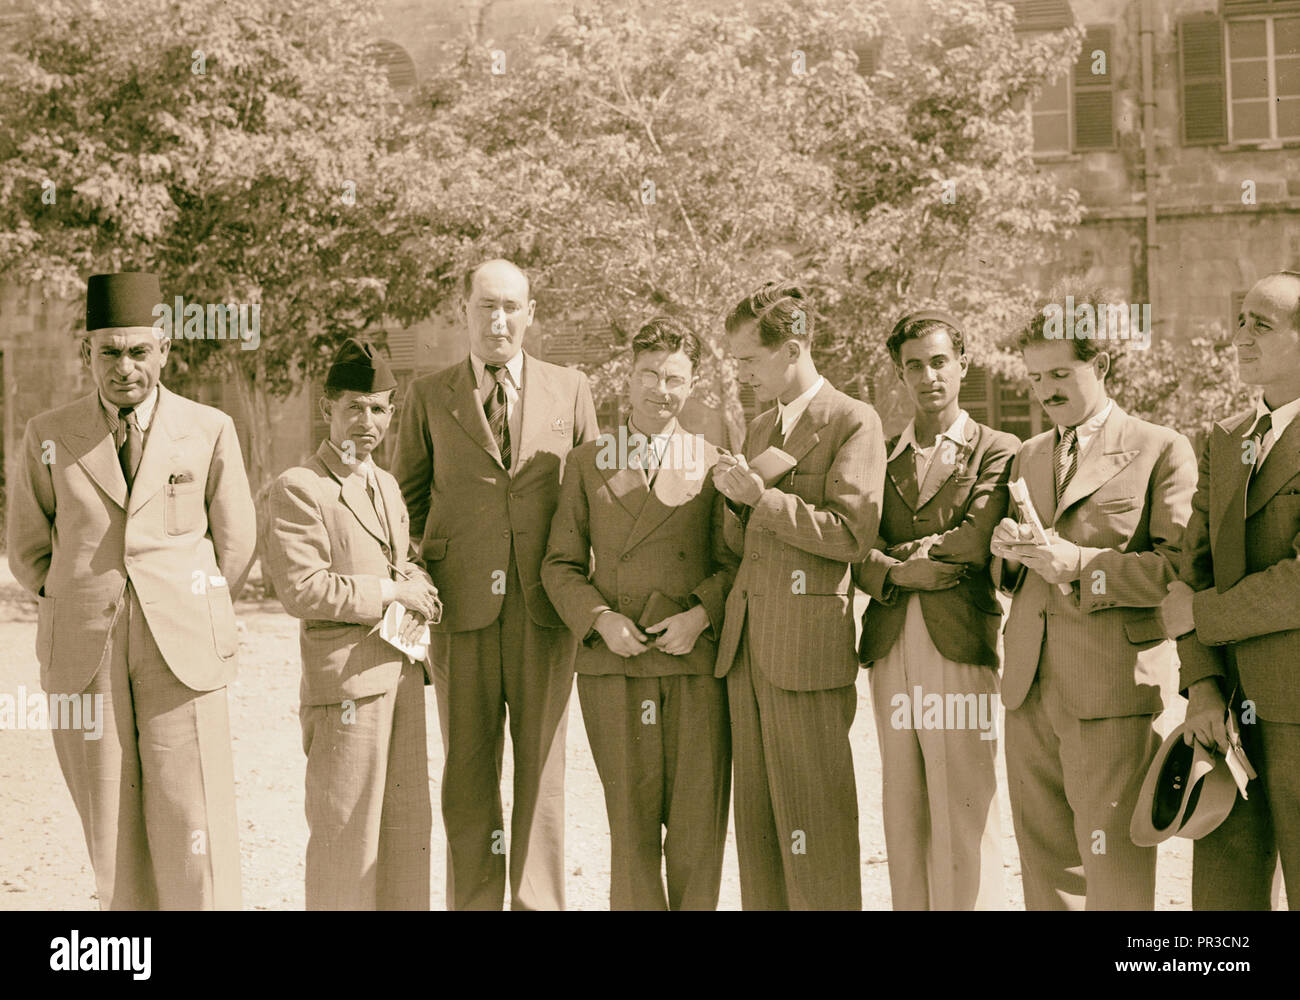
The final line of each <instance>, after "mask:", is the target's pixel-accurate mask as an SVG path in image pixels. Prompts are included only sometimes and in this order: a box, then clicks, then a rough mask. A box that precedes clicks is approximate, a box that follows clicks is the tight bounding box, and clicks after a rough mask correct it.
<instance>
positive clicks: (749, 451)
mask: <svg viewBox="0 0 1300 1000" xmlns="http://www.w3.org/2000/svg"><path fill="white" fill-rule="evenodd" d="M774 427H776V407H775V406H774V407H772V409H770V410H765V411H764V412H763V413H760V414H759V415H758V416H757V417H755V418H754V426H753V429H752V430H751V431H750V433H749V436H748V437H746V438H745V450H744V455H745V460H746V461H748V460H749V459H751V458H753V457H754V456H755V455H758V454H760V453H762V452H764V451H766V450H767V443H768V442H769V441H770V440H772V429H773V428H774Z"/></svg>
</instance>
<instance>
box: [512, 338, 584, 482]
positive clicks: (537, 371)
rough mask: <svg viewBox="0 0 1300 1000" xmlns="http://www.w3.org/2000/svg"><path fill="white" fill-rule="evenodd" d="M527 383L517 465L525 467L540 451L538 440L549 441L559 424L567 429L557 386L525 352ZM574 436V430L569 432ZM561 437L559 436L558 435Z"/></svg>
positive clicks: (525, 381) (516, 454)
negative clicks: (527, 459)
mask: <svg viewBox="0 0 1300 1000" xmlns="http://www.w3.org/2000/svg"><path fill="white" fill-rule="evenodd" d="M523 372H524V385H523V390H522V391H521V392H520V396H519V405H520V406H522V407H523V408H524V412H523V415H522V416H521V417H520V419H519V444H518V445H517V446H516V447H515V448H514V449H513V450H514V452H515V468H516V469H517V470H518V469H522V468H523V467H524V459H526V458H527V457H528V456H529V455H532V454H533V453H534V452H536V451H538V450H539V449H538V439H539V438H540V439H541V440H542V441H545V440H548V439H549V437H550V435H552V434H556V424H557V423H558V424H559V425H560V430H561V431H563V430H564V429H565V428H564V426H563V425H564V418H563V416H557V414H563V413H564V407H563V405H562V403H561V401H560V399H559V398H558V397H557V396H556V394H555V387H554V386H553V385H552V384H551V381H550V379H547V378H544V377H543V372H542V369H541V367H540V366H539V365H538V364H537V361H536V360H535V359H534V358H533V357H532V356H531V355H529V354H527V353H525V354H524V367H523ZM569 433H570V435H572V430H570V431H569ZM557 440H558V435H557Z"/></svg>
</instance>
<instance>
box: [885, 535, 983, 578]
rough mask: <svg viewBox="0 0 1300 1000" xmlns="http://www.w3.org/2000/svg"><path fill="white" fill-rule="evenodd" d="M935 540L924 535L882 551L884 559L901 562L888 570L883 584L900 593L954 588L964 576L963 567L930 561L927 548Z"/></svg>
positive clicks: (958, 564)
mask: <svg viewBox="0 0 1300 1000" xmlns="http://www.w3.org/2000/svg"><path fill="white" fill-rule="evenodd" d="M938 538H939V536H938V535H928V536H926V537H925V538H922V539H916V540H914V541H911V542H904V543H902V544H900V545H895V546H892V547H890V548H888V549H885V550H884V552H885V555H887V556H890V557H891V558H894V559H900V560H902V561H901V562H899V563H898V564H896V565H894V566H890V567H889V570H888V571H887V572H886V574H885V578H886V580H887V581H888V582H889V583H891V584H893V585H894V586H895V587H898V588H900V589H902V590H949V589H951V588H952V587H955V586H957V584H958V583H960V582H961V581H962V578H963V577H965V575H966V566H965V564H963V563H946V562H941V561H939V560H938V559H932V558H930V546H932V545H933V544H934V543H935V542H936V541H937V540H938Z"/></svg>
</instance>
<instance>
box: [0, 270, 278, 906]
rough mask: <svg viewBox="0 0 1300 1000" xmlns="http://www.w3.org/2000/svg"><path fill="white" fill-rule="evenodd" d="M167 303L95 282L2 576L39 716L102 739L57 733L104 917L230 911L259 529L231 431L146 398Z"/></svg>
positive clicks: (28, 479) (19, 507) (19, 498)
mask: <svg viewBox="0 0 1300 1000" xmlns="http://www.w3.org/2000/svg"><path fill="white" fill-rule="evenodd" d="M161 302H162V295H161V293H160V290H159V287H158V279H157V278H156V277H155V276H154V275H151V274H134V273H131V274H97V275H93V276H92V277H91V278H90V281H89V284H88V287H87V290H86V335H85V338H84V339H83V340H82V342H81V356H82V360H83V361H84V362H85V364H86V366H87V367H88V368H89V369H90V372H91V375H92V376H93V378H94V380H95V391H94V392H91V393H90V394H88V395H86V396H83V397H81V398H80V399H77V400H74V401H73V402H71V403H68V404H67V405H66V406H61V407H59V408H57V409H54V410H49V411H47V412H45V413H42V414H40V415H39V416H36V417H34V418H33V419H32V420H31V421H30V422H29V423H28V425H27V433H26V437H25V438H24V441H23V455H22V458H21V460H20V464H19V473H18V475H17V477H16V478H15V480H14V482H13V485H12V488H11V492H10V511H9V565H10V566H11V567H12V568H13V572H14V575H15V577H17V579H18V581H19V582H20V583H22V584H23V586H25V587H26V588H27V589H28V590H30V591H31V592H32V593H33V594H35V595H36V600H37V603H38V605H39V619H38V625H37V633H36V655H37V658H38V660H39V661H40V666H41V686H42V687H43V688H44V689H45V691H46V692H47V693H49V694H50V696H51V703H54V701H55V700H56V699H71V698H73V697H78V696H80V697H82V698H83V699H84V697H85V696H89V697H91V698H94V699H95V701H97V702H99V703H101V704H102V711H103V719H102V735H101V736H99V737H98V738H96V736H95V734H94V733H91V732H86V731H85V728H84V727H83V728H81V729H77V728H73V727H71V726H65V725H63V722H64V721H65V720H63V719H59V720H55V719H52V720H51V729H52V730H53V735H54V749H55V752H56V753H57V755H58V758H59V766H60V767H61V768H62V770H63V775H64V778H65V779H66V780H67V783H68V789H69V790H70V791H71V792H72V798H73V801H74V802H75V803H76V806H77V811H78V813H80V815H81V822H82V826H83V828H84V830H85V834H86V845H87V847H88V848H89V850H90V860H91V864H92V865H93V867H94V870H95V883H96V885H97V887H98V891H99V902H100V906H101V907H102V908H103V909H106V910H152V909H164V910H173V909H176V910H181V909H238V908H239V906H240V887H239V833H238V828H237V825H236V821H235V788H234V784H235V782H234V766H233V763H232V760H231V752H230V722H229V715H228V710H227V703H226V685H227V684H229V683H230V681H231V680H232V679H233V678H234V676H235V671H236V660H237V655H236V654H237V653H238V651H239V640H238V636H237V635H236V632H235V613H234V607H233V603H232V602H233V599H234V597H235V595H237V594H238V593H239V590H240V588H241V587H242V586H243V584H244V580H245V579H246V577H247V576H248V571H249V568H250V567H251V565H252V562H253V550H254V544H255V537H256V528H255V524H256V516H255V513H254V509H253V500H252V497H251V496H250V494H249V490H248V479H247V477H246V476H245V473H244V462H243V459H242V458H241V456H240V451H239V440H238V438H237V437H236V435H235V425H234V423H233V422H232V421H231V419H230V417H228V416H227V415H226V414H224V413H222V412H221V411H220V410H216V409H213V408H212V407H209V406H202V405H200V404H199V403H195V402H193V401H192V400H189V399H185V398H184V397H182V396H177V395H176V394H175V393H172V392H170V391H168V389H167V388H166V387H165V386H163V385H162V384H161V382H160V381H159V376H160V375H161V373H162V369H163V367H164V366H165V365H166V363H167V352H168V348H169V346H170V345H169V342H168V341H167V340H166V339H160V338H159V337H158V336H157V335H156V334H155V331H154V329H153V322H154V316H155V315H156V313H155V307H156V306H157V305H158V304H159V303H161ZM56 721H57V724H56ZM71 721H73V722H74V723H75V716H71Z"/></svg>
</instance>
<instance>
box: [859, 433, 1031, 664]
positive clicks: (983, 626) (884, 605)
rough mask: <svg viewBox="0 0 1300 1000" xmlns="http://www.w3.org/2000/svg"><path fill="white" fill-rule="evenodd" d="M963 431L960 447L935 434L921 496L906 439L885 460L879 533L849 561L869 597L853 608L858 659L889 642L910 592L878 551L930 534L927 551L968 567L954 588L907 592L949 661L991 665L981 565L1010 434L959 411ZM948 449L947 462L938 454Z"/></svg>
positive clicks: (993, 653) (871, 656)
mask: <svg viewBox="0 0 1300 1000" xmlns="http://www.w3.org/2000/svg"><path fill="white" fill-rule="evenodd" d="M964 438H965V444H964V446H963V447H962V448H960V449H957V448H953V449H946V448H944V446H943V444H942V443H940V445H939V448H938V451H937V452H936V453H935V456H934V460H933V461H934V462H935V463H937V464H938V466H939V471H938V475H937V476H936V477H935V478H932V479H931V480H930V482H929V483H928V484H927V487H928V488H927V492H926V494H925V495H921V494H920V487H919V486H918V484H917V481H916V454H915V453H914V452H913V451H912V449H911V448H907V449H905V450H903V451H902V452H901V453H900V454H899V455H898V456H897V457H895V459H894V460H893V461H892V462H890V463H889V468H888V481H887V482H886V483H885V501H884V511H883V513H882V515H881V522H880V538H879V539H878V541H877V543H876V547H875V548H873V549H872V550H871V551H870V552H868V553H867V558H866V559H865V560H864V561H863V562H861V563H858V564H856V565H855V566H854V567H853V582H854V583H856V584H857V585H858V586H859V587H861V588H862V589H863V590H864V591H866V592H867V593H868V594H869V595H870V596H871V603H870V604H868V605H867V610H866V612H865V613H864V614H863V616H862V642H861V644H860V646H859V649H858V658H859V660H861V661H862V662H863V663H865V664H867V665H870V664H871V663H872V662H874V661H875V660H879V659H883V658H884V657H885V655H886V654H887V653H888V652H889V650H890V649H891V648H892V647H893V645H894V643H895V641H897V639H898V636H899V634H900V633H901V632H902V631H903V623H904V621H906V619H907V606H908V604H909V603H910V600H911V595H912V593H913V592H912V591H907V590H899V589H898V588H897V587H895V586H894V585H893V584H891V583H888V582H887V581H886V579H885V575H886V574H887V573H888V572H889V569H890V567H891V566H897V565H899V563H900V560H898V559H895V558H893V557H892V556H888V555H886V554H885V552H884V550H885V549H888V548H892V547H893V546H895V545H899V544H901V543H903V542H909V541H912V540H913V539H918V538H924V537H925V536H927V535H934V534H937V535H939V536H940V537H939V540H938V541H937V542H935V543H934V545H933V546H932V547H931V549H930V556H931V558H933V559H936V560H939V561H940V562H948V563H961V564H962V565H964V566H966V567H967V568H968V570H969V571H970V572H968V573H967V575H966V576H965V577H964V578H963V579H962V580H961V582H960V583H958V584H957V586H955V587H951V588H949V589H947V590H922V591H918V592H917V593H918V594H919V596H920V603H921V613H922V615H923V616H924V617H925V624H926V628H927V630H928V631H929V633H930V638H931V639H932V640H933V642H934V645H935V648H936V649H938V650H939V652H940V653H942V654H943V655H944V656H946V657H947V658H948V659H950V660H955V661H956V662H958V663H979V664H983V665H985V666H989V667H993V668H994V669H997V666H998V627H999V626H1000V625H1001V623H1002V607H1001V605H999V604H998V601H997V596H996V594H995V593H994V588H993V581H992V580H991V579H990V578H989V575H988V573H986V572H984V570H985V568H986V567H987V566H988V563H989V558H990V555H989V541H990V539H991V538H992V537H993V529H994V528H995V527H996V526H997V523H998V522H999V521H1000V520H1002V517H1003V515H1005V514H1006V512H1007V499H1008V498H1007V479H1008V477H1009V475H1010V472H1011V460H1012V459H1013V458H1014V457H1015V454H1016V451H1017V450H1019V448H1020V440H1019V439H1018V438H1016V437H1015V435H1013V434H1007V433H1005V432H1003V431H995V430H993V429H992V428H991V427H985V426H984V425H983V424H978V423H976V422H975V421H974V420H971V419H967V420H966V430H965V434H964ZM897 444H898V438H894V439H893V440H892V441H890V442H889V443H888V445H887V449H888V450H889V451H893V449H894V447H895V446H896V445H897ZM949 456H951V458H952V461H951V462H945V461H944V459H945V458H947V457H949Z"/></svg>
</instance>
